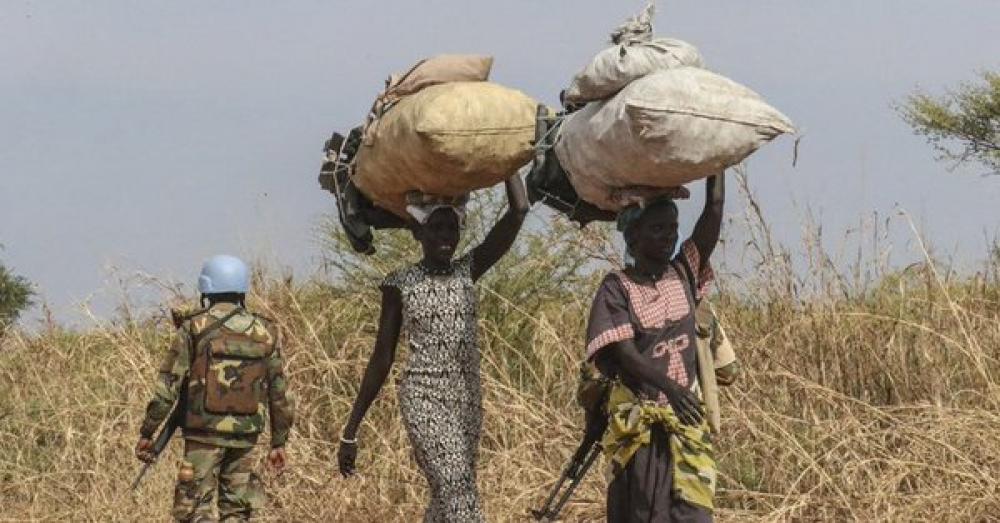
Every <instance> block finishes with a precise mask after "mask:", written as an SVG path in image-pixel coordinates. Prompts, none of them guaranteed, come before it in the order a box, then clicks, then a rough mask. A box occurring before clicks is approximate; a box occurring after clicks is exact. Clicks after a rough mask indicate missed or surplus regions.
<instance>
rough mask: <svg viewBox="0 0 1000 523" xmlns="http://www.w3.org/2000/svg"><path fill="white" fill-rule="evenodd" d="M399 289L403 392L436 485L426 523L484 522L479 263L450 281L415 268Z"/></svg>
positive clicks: (458, 264)
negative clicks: (475, 272) (479, 478)
mask: <svg viewBox="0 0 1000 523" xmlns="http://www.w3.org/2000/svg"><path fill="white" fill-rule="evenodd" d="M383 286H389V287H395V288H397V289H399V291H400V294H401V296H402V299H403V328H404V330H405V332H406V334H407V338H408V339H409V345H410V354H409V358H408V360H407V363H406V366H405V369H404V370H403V374H402V377H401V379H400V382H399V386H398V388H397V390H398V394H399V405H400V410H401V411H402V415H403V423H404V424H405V425H406V430H407V432H408V433H409V437H410V443H411V444H412V445H413V450H414V455H415V456H416V459H417V464H418V465H419V466H420V469H421V470H422V471H423V473H424V475H425V476H426V477H427V481H428V483H429V484H430V490H431V500H430V505H429V506H428V507H427V512H426V513H425V515H424V521H425V522H433V523H438V522H456V523H459V522H461V523H466V522H481V521H484V519H483V512H482V506H481V504H480V500H479V494H478V490H477V488H476V460H477V458H478V450H479V434H480V430H481V428H482V420H483V416H482V392H481V388H480V374H479V343H478V341H477V328H476V294H475V288H474V283H473V281H472V256H471V253H470V254H467V255H465V256H463V257H461V258H459V259H458V260H456V261H455V262H454V265H453V271H452V274H450V275H443V276H442V275H432V274H430V273H428V272H427V271H426V270H425V269H424V268H423V267H422V266H421V265H419V264H418V265H413V266H410V267H408V268H405V269H402V270H400V271H397V272H394V273H392V274H390V275H389V276H388V277H386V279H385V281H384V282H383Z"/></svg>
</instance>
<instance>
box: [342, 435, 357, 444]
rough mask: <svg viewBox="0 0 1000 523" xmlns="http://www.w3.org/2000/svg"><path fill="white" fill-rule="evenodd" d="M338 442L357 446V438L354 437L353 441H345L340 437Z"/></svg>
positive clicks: (345, 439)
mask: <svg viewBox="0 0 1000 523" xmlns="http://www.w3.org/2000/svg"><path fill="white" fill-rule="evenodd" d="M340 442H341V443H343V444H345V445H357V444H358V438H356V437H355V438H354V439H347V438H345V437H343V436H341V437H340Z"/></svg>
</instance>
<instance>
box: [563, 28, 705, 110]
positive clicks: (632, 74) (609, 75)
mask: <svg viewBox="0 0 1000 523" xmlns="http://www.w3.org/2000/svg"><path fill="white" fill-rule="evenodd" d="M704 65H705V64H704V61H703V60H702V57H701V53H699V52H698V49H697V48H696V47H695V46H693V45H691V44H689V43H687V42H685V41H682V40H676V39H673V38H656V39H654V40H651V41H637V42H631V43H628V44H622V45H616V46H613V47H609V48H607V49H605V50H603V51H601V52H600V53H597V56H595V57H594V59H593V60H591V62H590V63H589V64H588V65H587V67H585V68H584V69H583V70H582V71H580V72H579V73H577V74H576V76H574V77H573V81H572V82H570V85H569V87H568V88H567V89H566V101H568V102H573V103H582V102H590V101H594V100H604V99H606V98H610V97H612V96H614V94H615V93H617V92H618V91H620V90H622V89H623V88H624V87H625V86H626V85H628V84H629V83H631V82H632V81H633V80H636V79H638V78H642V77H643V76H646V75H649V74H652V73H655V72H656V71H664V70H667V69H673V68H675V67H683V66H690V67H703V66H704Z"/></svg>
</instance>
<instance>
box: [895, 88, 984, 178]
mask: <svg viewBox="0 0 1000 523" xmlns="http://www.w3.org/2000/svg"><path fill="white" fill-rule="evenodd" d="M982 77H983V80H984V84H982V85H980V84H969V83H967V84H962V85H961V86H960V87H959V88H958V90H956V91H949V92H948V93H946V94H945V95H944V96H942V97H939V98H935V97H933V96H931V95H928V94H926V93H922V92H916V93H914V94H912V95H910V96H909V97H908V98H907V99H906V101H905V102H904V103H903V104H902V105H901V106H900V107H899V108H898V110H899V112H900V115H901V116H902V117H903V119H904V120H906V122H907V123H909V124H910V125H911V126H912V127H913V129H914V131H916V133H917V134H920V135H923V136H926V137H927V141H928V142H930V144H931V145H933V146H934V148H935V149H937V151H938V152H939V153H941V156H940V159H944V160H950V161H953V162H954V164H955V165H956V166H957V165H959V164H963V163H967V162H970V161H975V162H978V163H981V164H983V165H985V166H986V167H987V168H988V169H990V170H991V171H992V172H993V173H994V174H1000V74H998V73H995V72H984V73H982Z"/></svg>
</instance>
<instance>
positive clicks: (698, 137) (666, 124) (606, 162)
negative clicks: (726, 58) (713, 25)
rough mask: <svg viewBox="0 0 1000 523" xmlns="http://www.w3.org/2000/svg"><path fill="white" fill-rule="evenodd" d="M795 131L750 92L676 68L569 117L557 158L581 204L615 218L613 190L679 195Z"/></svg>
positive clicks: (616, 204)
mask: <svg viewBox="0 0 1000 523" xmlns="http://www.w3.org/2000/svg"><path fill="white" fill-rule="evenodd" d="M794 131H795V128H794V127H793V126H792V123H791V121H789V120H788V118H787V117H786V116H785V115H783V114H781V113H780V112H779V111H778V110H777V109H775V108H773V107H771V106H770V105H768V104H767V103H766V102H765V101H764V100H763V99H762V98H761V97H760V96H759V95H757V93H755V92H753V91H751V90H750V89H748V88H746V87H744V86H742V85H740V84H738V83H736V82H733V81H732V80H729V79H728V78H725V77H723V76H720V75H718V74H715V73H712V72H709V71H706V70H704V69H699V68H695V67H680V68H676V69H670V70H667V71H660V72H657V73H653V74H651V75H649V76H645V77H643V78H640V79H638V80H635V81H633V82H632V83H631V84H629V85H628V86H627V87H625V89H623V90H622V91H621V92H619V93H618V94H617V95H615V96H614V98H611V99H610V100H606V101H602V102H592V103H590V104H588V105H587V106H586V107H584V108H583V109H581V110H580V111H578V112H576V113H573V114H571V115H569V116H568V117H567V119H566V121H564V122H563V124H562V126H561V128H560V136H559V139H558V140H557V142H556V146H555V151H556V156H557V157H558V159H559V162H560V164H561V165H562V167H563V168H564V169H565V170H566V172H567V173H568V174H569V177H570V182H571V183H572V184H573V187H574V188H575V189H576V191H577V193H578V194H579V196H580V197H581V198H582V199H584V200H586V201H588V202H590V203H592V204H594V205H596V206H597V207H599V208H601V209H605V210H613V211H617V210H620V209H621V207H622V202H621V201H619V200H616V199H615V198H613V197H612V196H613V195H614V194H615V189H619V188H622V187H629V186H635V185H641V186H651V187H676V186H679V185H682V184H685V183H688V182H690V181H693V180H697V179H700V178H705V177H707V176H711V175H713V174H718V173H721V172H722V171H723V170H724V169H726V168H727V167H731V166H733V165H736V164H738V163H739V162H741V161H743V159H745V158H746V157H747V156H749V155H750V154H751V153H753V152H754V151H756V150H757V149H758V148H759V147H760V146H761V145H763V144H764V143H766V142H767V141H769V140H771V139H773V138H774V137H776V136H778V135H780V134H782V133H791V132H794Z"/></svg>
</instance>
